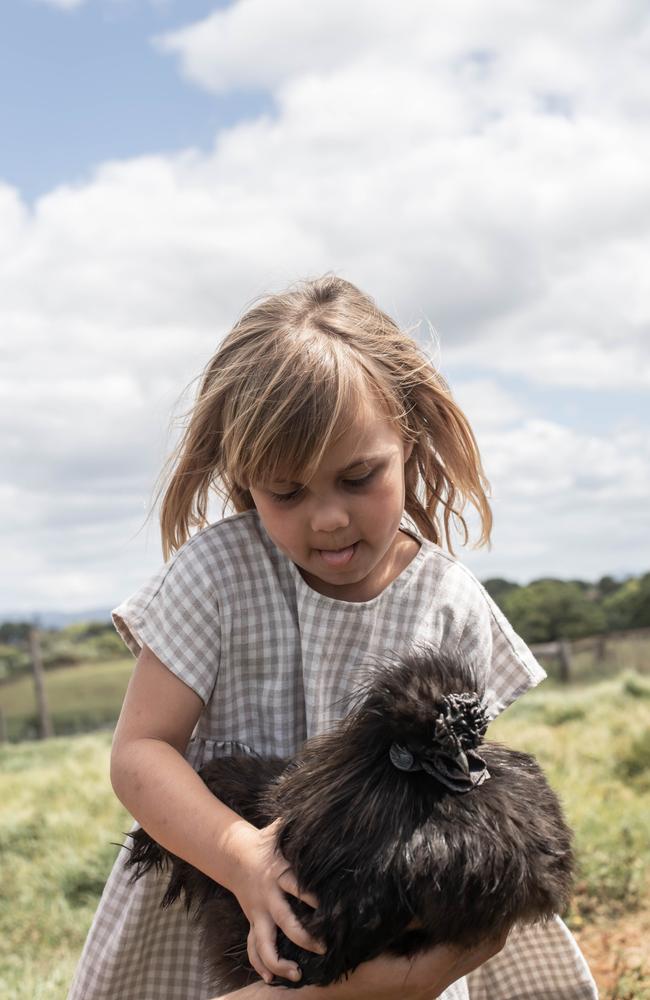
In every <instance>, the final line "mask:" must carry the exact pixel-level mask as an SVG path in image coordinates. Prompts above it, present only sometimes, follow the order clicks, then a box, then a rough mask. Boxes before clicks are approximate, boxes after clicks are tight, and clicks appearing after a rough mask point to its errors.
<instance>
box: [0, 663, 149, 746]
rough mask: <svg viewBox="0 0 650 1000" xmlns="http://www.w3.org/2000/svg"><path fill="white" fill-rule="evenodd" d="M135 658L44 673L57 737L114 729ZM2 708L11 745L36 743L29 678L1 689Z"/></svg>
mask: <svg viewBox="0 0 650 1000" xmlns="http://www.w3.org/2000/svg"><path fill="white" fill-rule="evenodd" d="M134 662H135V661H134V660H133V657H131V656H128V657H126V658H121V659H118V660H109V661H107V662H105V663H91V664H83V665H79V666H73V667H61V668H60V669H58V670H48V671H46V673H45V691H46V696H47V703H48V708H49V711H50V715H51V717H52V724H53V726H54V732H55V733H56V734H57V735H68V734H71V733H79V732H88V731H90V730H93V729H99V728H100V727H102V726H107V725H109V726H110V725H113V724H114V723H115V721H116V719H117V717H118V715H119V714H120V706H121V704H122V699H123V698H124V692H125V690H126V685H127V683H128V680H129V677H130V676H131V672H132V670H133V664H134ZM0 707H1V708H2V711H3V713H4V717H5V720H6V725H7V736H8V738H9V740H12V741H15V740H24V739H35V738H36V736H37V735H38V728H37V719H36V710H35V704H34V683H33V681H32V678H31V676H26V677H20V678H18V679H17V680H14V681H10V682H8V683H6V684H2V685H0Z"/></svg>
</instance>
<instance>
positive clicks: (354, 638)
mask: <svg viewBox="0 0 650 1000" xmlns="http://www.w3.org/2000/svg"><path fill="white" fill-rule="evenodd" d="M406 530H408V531H409V532H410V533H411V534H413V535H415V537H417V538H418V541H419V542H420V548H419V551H418V552H417V554H416V556H415V557H414V559H413V560H412V561H411V563H409V565H408V566H407V567H406V568H405V569H404V570H403V572H402V573H401V574H400V576H398V577H397V579H395V580H394V581H393V582H392V583H391V584H390V585H389V586H388V587H387V588H386V589H385V590H384V591H383V592H382V593H381V594H379V595H378V596H377V597H375V598H374V599H373V600H371V601H365V602H361V603H351V602H346V601H339V600H335V599H333V598H329V597H325V596H323V595H322V594H318V593H317V592H316V591H314V590H312V589H311V588H310V587H309V586H308V585H307V584H306V583H305V581H304V580H303V579H302V577H301V575H300V573H299V572H298V570H297V569H296V567H295V565H294V564H293V563H292V562H291V561H290V560H289V559H288V558H287V557H286V556H284V555H283V554H282V553H281V552H280V551H279V550H278V549H277V548H276V547H275V545H274V544H273V542H272V541H271V540H270V538H269V537H268V535H267V534H266V532H265V531H264V528H263V526H262V524H261V522H260V520H259V518H258V516H257V514H256V512H254V511H250V512H247V513H244V514H238V515H235V516H234V517H230V518H226V519H225V520H223V521H219V522H217V523H216V524H213V525H211V526H210V527H208V528H205V529H204V530H203V531H201V532H200V533H198V534H197V535H195V536H194V537H193V538H191V539H190V540H189V541H188V542H187V543H186V544H185V545H184V546H183V547H182V549H180V551H179V552H178V553H177V554H176V555H175V557H174V558H173V559H172V560H170V562H168V563H167V564H166V565H165V566H164V567H163V568H162V570H161V571H160V572H159V573H158V574H157V575H156V576H155V577H154V578H153V579H152V580H151V581H150V582H149V583H148V584H147V585H146V586H144V587H143V588H142V589H141V590H139V591H138V592H137V593H136V594H134V595H133V596H132V597H130V598H129V599H128V600H127V601H125V602H124V603H123V604H121V605H120V606H119V607H118V608H117V609H116V610H115V612H114V613H113V618H114V622H115V625H116V627H117V629H118V631H119V633H120V635H121V636H122V637H123V639H124V641H125V642H126V644H127V646H128V647H129V649H130V650H131V651H132V652H133V653H134V654H137V653H138V652H139V650H140V648H141V645H142V644H143V643H146V645H147V646H149V647H150V648H151V649H152V650H153V651H154V653H156V655H157V656H158V657H159V658H160V659H161V660H162V662H163V663H164V664H165V665H166V666H167V667H168V668H169V669H170V670H171V671H172V672H173V673H174V674H176V675H177V676H178V677H180V678H181V679H182V680H183V681H184V682H185V684H187V685H189V687H191V688H192V689H193V690H194V691H196V693H197V694H198V695H199V696H200V698H201V699H202V701H203V703H204V706H205V707H204V710H203V712H202V715H201V717H200V720H199V722H198V724H197V727H196V730H195V732H194V734H193V737H192V740H191V742H190V744H189V747H188V750H187V753H186V756H187V759H188V760H189V762H190V763H191V764H192V766H193V767H194V768H196V769H198V768H199V767H201V765H202V764H204V763H205V762H207V761H209V760H210V759H212V758H213V757H215V756H220V755H227V754H230V753H232V752H233V750H234V749H235V748H237V749H238V750H239V751H244V752H248V753H254V754H279V755H289V754H293V753H295V752H296V751H297V750H298V748H299V747H300V745H301V744H302V742H303V741H304V740H305V739H306V738H307V737H309V736H312V735H313V734H315V733H319V732H322V731H323V730H325V729H326V728H328V727H329V726H330V725H332V724H333V723H334V722H336V721H337V720H338V719H340V718H341V717H342V716H343V715H345V712H346V699H347V697H348V696H349V695H350V694H351V693H352V692H353V691H354V688H355V684H357V683H358V681H359V678H360V677H361V676H362V675H363V673H364V670H366V669H367V665H368V662H369V660H370V659H371V658H372V656H373V655H377V654H379V655H383V654H386V653H387V652H388V653H390V652H393V653H400V652H404V651H405V650H406V649H407V648H408V647H409V646H410V645H411V644H412V643H414V642H426V643H429V644H431V645H433V646H434V647H435V648H441V647H444V649H446V650H448V651H451V652H453V651H454V650H458V651H460V652H462V653H463V655H465V656H466V657H469V658H470V659H471V660H472V661H473V662H474V663H475V664H476V665H477V666H478V668H479V669H480V670H481V671H482V672H483V676H484V677H485V683H486V699H487V701H488V704H489V710H490V712H491V714H492V715H493V716H494V715H497V714H498V713H499V712H500V711H502V710H503V709H504V708H505V707H506V706H507V705H509V704H510V703H511V702H512V701H514V699H515V698H517V697H518V696H519V695H520V694H523V692H524V691H526V690H527V689H528V688H530V687H533V686H534V685H535V684H538V683H539V682H540V681H541V680H542V679H543V678H544V676H545V675H544V671H543V670H542V668H541V667H540V666H539V664H538V663H537V662H536V660H535V659H534V658H533V656H532V654H531V652H530V651H529V650H528V649H527V647H526V646H525V644H524V643H523V642H522V641H521V639H520V638H519V637H518V636H517V635H516V634H515V633H514V631H513V629H512V628H511V626H510V625H509V624H508V622H507V621H506V619H505V618H504V617H503V615H502V614H501V612H500V611H499V609H498V608H497V607H496V605H495V604H494V603H493V601H492V600H491V599H490V597H489V595H488V594H487V593H486V591H485V590H484V589H483V587H482V586H481V585H480V583H479V582H478V581H477V580H476V578H475V577H474V576H473V575H472V574H471V573H470V572H469V570H467V569H466V568H465V567H464V566H462V565H461V564H460V563H459V562H457V561H456V560H455V559H454V558H453V557H452V556H450V555H449V554H447V553H446V552H444V551H443V550H442V549H440V548H439V547H438V546H437V545H434V544H433V543H431V542H429V541H427V540H425V539H422V538H420V537H419V536H418V535H417V534H416V533H415V532H414V531H413V530H412V528H410V527H409V528H407V529H406ZM113 835H114V834H113ZM127 853H128V852H127V851H126V849H125V848H122V850H121V851H120V854H119V855H118V858H117V860H116V862H115V865H114V868H113V871H112V873H111V875H110V877H109V879H108V882H107V883H106V887H105V889H104V893H103V895H102V898H101V901H100V903H99V907H98V909H97V913H96V915H95V919H94V921H93V924H92V927H91V929H90V932H89V935H88V938H87V941H86V944H85V947H84V950H83V953H82V956H81V959H80V962H79V966H78V968H77V972H76V976H75V979H74V982H73V984H72V987H71V991H70V994H69V1000H118V998H119V1000H207V998H208V997H210V996H214V995H215V990H214V989H212V990H210V989H209V988H208V987H207V986H206V985H205V982H204V976H203V966H202V961H201V956H200V954H199V949H198V937H197V933H196V928H195V927H194V926H193V925H192V924H191V923H189V922H188V920H187V918H186V914H185V910H184V908H183V906H182V904H180V903H179V904H175V905H174V906H172V907H170V908H169V909H167V910H161V909H160V905H159V904H160V899H161V896H162V888H161V887H162V884H163V883H162V882H161V879H160V877H159V876H157V875H155V873H150V875H149V876H145V877H144V878H142V879H141V880H140V881H138V882H137V883H135V884H134V885H129V884H128V877H129V873H128V871H127V870H125V868H124V860H125V857H126V856H127ZM224 992H225V989H223V990H222V991H221V993H224ZM218 993H219V991H217V994H218ZM594 997H597V993H596V989H595V986H594V983H593V980H592V978H591V975H590V973H589V970H588V968H587V966H586V964H585V962H584V959H583V958H582V955H581V954H580V951H579V950H578V947H577V945H576V944H575V942H574V940H573V938H572V936H571V934H570V933H569V931H568V930H567V928H566V927H565V925H564V924H563V923H562V921H561V920H560V919H559V917H558V918H557V919H556V920H554V921H551V922H550V923H548V924H545V925H538V926H535V927H532V928H530V927H529V928H525V929H522V930H521V931H519V930H515V931H513V932H512V933H511V935H510V937H509V939H508V942H507V944H506V947H505V948H504V949H503V951H501V952H500V953H499V954H498V955H497V956H495V958H493V959H492V960H491V961H489V962H487V963H486V964H485V965H484V966H482V967H481V969H480V970H477V971H476V972H475V973H472V975H471V976H469V977H468V978H467V979H466V980H465V979H463V980H459V981H458V982H457V983H455V984H454V985H453V986H451V987H450V988H449V989H448V990H446V991H445V993H444V998H445V1000H523V998H527V1000H533V998H534V1000H550V998H556V1000H592V998H594Z"/></svg>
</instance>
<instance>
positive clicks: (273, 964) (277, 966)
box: [254, 917, 302, 982]
mask: <svg viewBox="0 0 650 1000" xmlns="http://www.w3.org/2000/svg"><path fill="white" fill-rule="evenodd" d="M254 931H255V945H256V948H257V954H258V955H259V957H260V960H261V962H262V964H263V966H264V967H265V968H266V969H267V970H270V972H271V973H272V974H273V975H275V976H282V977H283V979H293V980H294V982H297V980H298V979H300V977H301V975H302V973H301V971H300V969H299V968H298V966H297V965H296V963H295V962H290V961H289V960H288V959H286V958H280V956H279V955H278V952H277V948H276V943H275V939H276V926H275V924H274V923H273V920H271V919H270V918H268V919H267V918H266V917H264V918H260V920H258V921H256V923H255V927H254Z"/></svg>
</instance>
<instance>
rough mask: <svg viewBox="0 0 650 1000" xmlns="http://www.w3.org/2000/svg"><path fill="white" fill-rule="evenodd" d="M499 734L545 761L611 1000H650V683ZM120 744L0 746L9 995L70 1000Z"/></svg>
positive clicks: (527, 710)
mask: <svg viewBox="0 0 650 1000" xmlns="http://www.w3.org/2000/svg"><path fill="white" fill-rule="evenodd" d="M127 666H129V668H130V664H127ZM115 669H116V671H117V672H116V678H117V677H118V675H119V677H120V678H121V679H120V681H119V683H120V684H121V685H122V689H123V687H124V684H125V683H126V673H125V672H124V671H123V668H122V667H121V666H116V668H115ZM79 670H80V668H73V671H74V673H75V676H76V677H77V678H79V677H80V676H81V675H80V674H79V673H78V671H79ZM92 670H93V671H95V670H97V667H93V668H92ZM58 673H60V674H61V676H62V678H63V671H61V672H59V671H57V674H58ZM52 676H53V677H54V675H52ZM116 683H117V680H116ZM75 690H79V685H76V686H75ZM88 697H90V695H88ZM490 736H491V737H492V738H495V739H500V740H502V741H504V742H507V743H508V744H510V745H512V746H516V747H519V748H522V749H526V750H529V751H532V752H534V753H535V754H536V755H537V756H538V758H539V759H540V761H541V763H542V764H543V766H544V768H545V769H546V772H547V774H548V775H549V778H550V780H551V782H552V784H553V785H554V787H555V788H556V789H557V790H558V792H559V793H560V795H561V797H562V799H563V801H564V803H565V808H566V811H567V814H568V818H569V820H570V822H571V824H572V826H573V827H574V829H575V831H576V846H577V851H578V855H579V859H580V875H579V879H578V883H577V890H576V894H575V899H574V903H573V906H572V909H571V912H570V913H569V914H568V915H567V919H568V922H569V924H570V926H571V927H572V928H573V929H574V931H575V933H576V935H577V937H578V939H579V940H580V943H581V945H582V947H583V949H584V950H585V953H586V954H587V955H588V957H589V960H590V963H591V965H592V968H593V969H594V973H595V975H596V977H597V979H598V981H599V986H600V988H601V996H602V998H603V1000H650V960H649V959H648V957H647V951H648V949H647V944H646V942H647V940H648V936H649V935H650V905H649V903H648V895H647V888H648V877H649V875H650V842H649V838H648V834H647V817H648V815H649V814H650V679H649V678H647V677H643V676H639V675H636V674H628V675H624V676H622V677H619V678H617V679H610V680H606V681H600V682H598V683H594V684H590V685H585V686H579V687H578V686H576V687H573V688H570V689H566V690H565V689H559V688H557V687H554V686H553V685H552V684H551V683H546V684H544V685H542V687H541V688H539V689H537V690H536V691H533V692H530V693H529V694H528V695H526V697H525V698H523V699H521V700H520V702H519V703H518V704H516V705H515V706H513V707H512V708H511V709H509V710H508V712H506V713H505V714H504V716H502V717H501V718H500V719H499V720H497V722H496V723H495V724H494V725H493V726H492V727H491V729H490ZM109 745H110V734H109V733H108V732H102V733H96V734H93V735H88V736H73V737H59V738H56V739H54V740H50V741H47V742H44V743H38V742H32V743H30V742H25V743H21V744H16V745H5V746H4V747H0V800H1V801H2V803H3V805H4V807H5V808H4V809H3V812H2V818H1V819H0V854H1V856H2V861H3V864H2V869H3V874H2V879H0V997H3V998H4V997H7V998H9V997H11V998H12V1000H63V998H64V997H65V996H66V991H67V986H68V983H69V981H70V978H71V976H72V973H73V969H74V965H75V963H76V960H77V957H78V955H79V952H80V950H81V947H82V944H83V940H84V937H85V934H86V931H87V928H88V926H89V924H90V921H91V919H92V914H93V912H94V909H95V906H96V903H97V899H98V897H99V894H100V891H101V887H102V884H103V882H104V879H105V878H106V875H107V874H108V871H109V870H110V866H111V864H112V861H113V858H114V856H115V853H116V850H117V849H116V847H114V846H112V842H114V841H119V840H120V839H121V834H122V831H124V830H126V829H127V828H128V825H129V819H128V817H127V815H126V814H125V812H124V810H123V809H122V808H121V807H120V805H119V803H117V801H116V800H115V798H114V796H113V793H112V791H111V789H110V785H109V781H108V754H109Z"/></svg>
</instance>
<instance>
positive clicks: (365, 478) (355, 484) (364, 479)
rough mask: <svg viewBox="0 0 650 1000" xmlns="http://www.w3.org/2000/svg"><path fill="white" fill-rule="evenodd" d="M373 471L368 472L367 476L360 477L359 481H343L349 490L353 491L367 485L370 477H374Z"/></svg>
mask: <svg viewBox="0 0 650 1000" xmlns="http://www.w3.org/2000/svg"><path fill="white" fill-rule="evenodd" d="M375 471H376V470H375V469H373V470H372V472H369V473H368V475H367V476H362V477H361V478H360V479H344V480H343V481H344V483H345V485H346V486H347V487H348V488H349V489H350V488H351V489H353V490H356V489H358V488H359V487H361V486H365V485H366V484H367V483H369V482H370V480H371V479H372V477H373V476H374V474H375Z"/></svg>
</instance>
